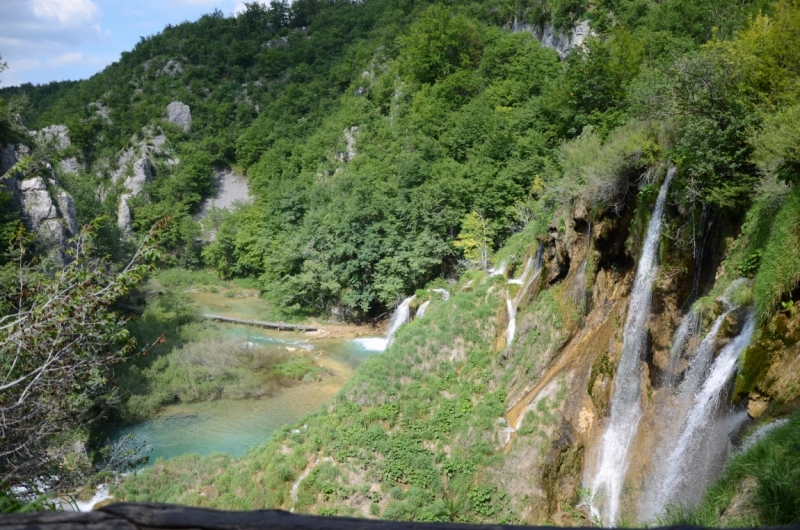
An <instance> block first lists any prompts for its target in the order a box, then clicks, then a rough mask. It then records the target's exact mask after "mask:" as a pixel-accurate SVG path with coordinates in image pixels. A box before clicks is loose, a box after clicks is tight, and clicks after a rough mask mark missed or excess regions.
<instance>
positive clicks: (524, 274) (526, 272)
mask: <svg viewBox="0 0 800 530" xmlns="http://www.w3.org/2000/svg"><path fill="white" fill-rule="evenodd" d="M531 269H533V258H528V262H527V263H526V264H525V270H523V271H522V274H521V275H520V277H519V278H514V279H511V280H508V283H509V284H514V285H522V283H523V282H524V281H525V279H526V278H527V277H528V275H529V274H530V273H531Z"/></svg>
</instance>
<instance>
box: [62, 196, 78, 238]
mask: <svg viewBox="0 0 800 530" xmlns="http://www.w3.org/2000/svg"><path fill="white" fill-rule="evenodd" d="M56 204H57V205H58V211H59V213H60V214H61V217H62V218H63V219H64V225H65V228H66V229H67V232H68V233H69V235H70V237H75V236H76V235H78V232H79V231H80V226H79V225H78V212H77V211H76V210H75V201H74V200H72V195H70V194H69V193H67V192H66V191H64V190H62V189H59V190H58V191H57V192H56Z"/></svg>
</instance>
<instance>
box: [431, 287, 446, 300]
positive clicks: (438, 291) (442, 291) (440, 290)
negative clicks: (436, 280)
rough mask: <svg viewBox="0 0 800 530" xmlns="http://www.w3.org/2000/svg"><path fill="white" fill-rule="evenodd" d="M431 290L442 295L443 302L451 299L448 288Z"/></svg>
mask: <svg viewBox="0 0 800 530" xmlns="http://www.w3.org/2000/svg"><path fill="white" fill-rule="evenodd" d="M431 291H433V292H434V293H439V294H440V295H442V301H443V302H447V301H448V300H450V291H448V290H447V289H431Z"/></svg>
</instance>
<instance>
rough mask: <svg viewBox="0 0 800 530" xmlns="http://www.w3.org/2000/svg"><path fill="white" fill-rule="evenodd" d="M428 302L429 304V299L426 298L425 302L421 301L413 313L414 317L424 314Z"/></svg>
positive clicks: (420, 316)
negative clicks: (415, 312)
mask: <svg viewBox="0 0 800 530" xmlns="http://www.w3.org/2000/svg"><path fill="white" fill-rule="evenodd" d="M430 304H431V301H430V300H426V301H425V302H423V303H422V305H421V306H419V307H418V308H417V314H416V315H415V318H422V317H424V316H425V310H426V309H428V306H429V305H430Z"/></svg>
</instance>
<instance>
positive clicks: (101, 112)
mask: <svg viewBox="0 0 800 530" xmlns="http://www.w3.org/2000/svg"><path fill="white" fill-rule="evenodd" d="M87 106H88V107H90V108H91V107H94V111H95V113H97V115H98V116H100V117H101V118H103V119H104V120H105V121H106V123H113V122H112V121H111V118H110V115H111V109H109V108H108V107H106V106H105V105H103V104H102V103H101V102H99V101H94V102H92V103H89V104H88V105H87Z"/></svg>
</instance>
